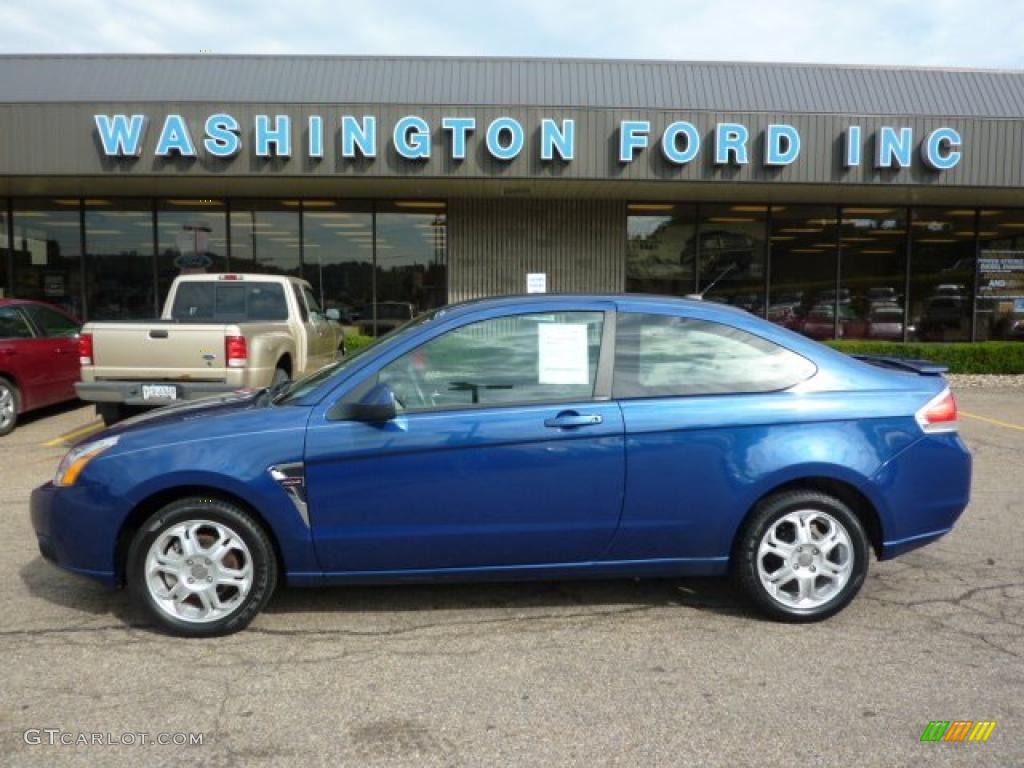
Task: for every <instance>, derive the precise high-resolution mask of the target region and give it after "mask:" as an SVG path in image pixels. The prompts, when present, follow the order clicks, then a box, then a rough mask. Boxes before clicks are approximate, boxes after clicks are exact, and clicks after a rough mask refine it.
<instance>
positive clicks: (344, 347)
mask: <svg viewBox="0 0 1024 768" xmlns="http://www.w3.org/2000/svg"><path fill="white" fill-rule="evenodd" d="M347 354H348V344H346V343H345V340H344V339H342V340H341V343H340V344H338V352H337V354H336V355H335V356H334V357H335V359H336V360H341V359H342V358H343V357H345V355H347Z"/></svg>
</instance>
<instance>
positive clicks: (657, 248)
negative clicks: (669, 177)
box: [626, 203, 697, 296]
mask: <svg viewBox="0 0 1024 768" xmlns="http://www.w3.org/2000/svg"><path fill="white" fill-rule="evenodd" d="M628 211H629V215H628V217H627V219H626V233H627V240H626V291H628V292H630V293H660V294H667V295H670V296H686V295H687V294H691V293H693V292H694V290H695V287H696V286H695V283H694V266H695V263H696V262H695V252H696V233H697V209H696V207H695V206H693V205H682V204H680V205H673V204H671V203H631V204H630V205H629V207H628Z"/></svg>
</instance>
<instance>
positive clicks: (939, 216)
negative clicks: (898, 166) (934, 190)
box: [910, 208, 975, 341]
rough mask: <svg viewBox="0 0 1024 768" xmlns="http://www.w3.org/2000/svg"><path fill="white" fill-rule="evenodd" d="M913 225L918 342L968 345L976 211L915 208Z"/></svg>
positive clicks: (915, 335) (912, 268)
mask: <svg viewBox="0 0 1024 768" xmlns="http://www.w3.org/2000/svg"><path fill="white" fill-rule="evenodd" d="M910 224H911V233H910V237H911V254H910V322H911V325H912V327H913V338H915V339H917V340H920V341H969V340H970V338H971V304H972V295H973V293H974V269H975V210H974V209H973V208H953V209H949V208H915V209H914V210H913V212H912V214H911V222H910Z"/></svg>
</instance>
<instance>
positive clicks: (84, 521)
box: [29, 483, 117, 585]
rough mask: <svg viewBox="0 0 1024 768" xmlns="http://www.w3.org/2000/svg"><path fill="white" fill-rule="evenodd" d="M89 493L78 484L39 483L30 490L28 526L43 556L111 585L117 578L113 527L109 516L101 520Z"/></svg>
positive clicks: (115, 538) (115, 531)
mask: <svg viewBox="0 0 1024 768" xmlns="http://www.w3.org/2000/svg"><path fill="white" fill-rule="evenodd" d="M89 496H90V494H89V492H88V490H87V489H85V488H84V487H83V486H79V485H73V486H70V487H67V488H57V487H55V486H54V485H53V483H47V484H46V485H41V486H39V487H38V488H36V489H35V490H34V491H32V497H31V500H30V502H29V509H30V515H31V518H32V528H33V529H34V530H35V533H36V541H37V542H38V544H39V552H40V554H42V556H43V557H44V558H46V559H47V560H49V561H50V562H52V563H54V564H55V565H57V566H59V567H61V568H63V569H65V570H68V571H71V572H73V573H77V574H81V575H82V576H88V577H90V578H93V579H97V580H99V581H101V582H103V583H105V584H110V585H113V584H115V583H116V581H117V579H116V573H115V569H114V546H115V542H116V541H117V530H116V526H111V525H110V524H109V522H110V521H109V518H108V519H104V512H103V510H102V509H101V508H98V507H97V506H96V505H95V504H94V502H92V501H91V500H90V498H89ZM97 514H99V515H100V516H99V517H97ZM106 515H109V510H108V511H107V512H106ZM97 523H99V524H97ZM112 529H113V530H112Z"/></svg>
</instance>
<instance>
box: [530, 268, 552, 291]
mask: <svg viewBox="0 0 1024 768" xmlns="http://www.w3.org/2000/svg"><path fill="white" fill-rule="evenodd" d="M526 292H527V293H547V292H548V273H547V272H530V273H529V274H527V275H526Z"/></svg>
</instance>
